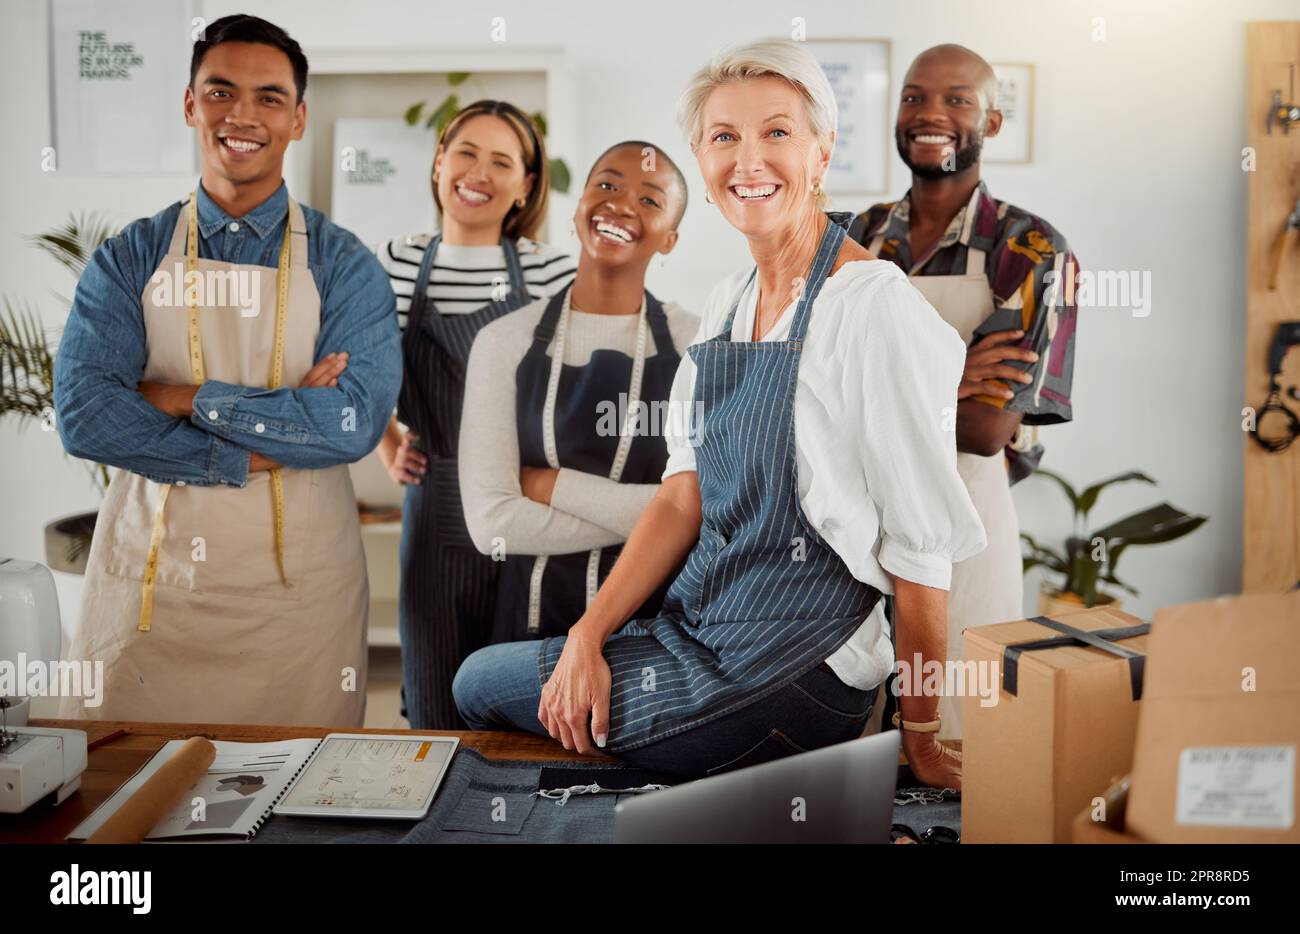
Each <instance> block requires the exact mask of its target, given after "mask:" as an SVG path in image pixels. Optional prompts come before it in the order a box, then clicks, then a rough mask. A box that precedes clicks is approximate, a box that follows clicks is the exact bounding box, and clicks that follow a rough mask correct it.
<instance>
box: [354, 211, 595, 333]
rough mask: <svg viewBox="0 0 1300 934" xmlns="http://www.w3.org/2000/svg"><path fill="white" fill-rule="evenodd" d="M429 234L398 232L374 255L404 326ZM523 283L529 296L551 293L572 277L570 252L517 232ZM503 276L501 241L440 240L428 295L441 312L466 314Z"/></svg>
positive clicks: (488, 298) (486, 298)
mask: <svg viewBox="0 0 1300 934" xmlns="http://www.w3.org/2000/svg"><path fill="white" fill-rule="evenodd" d="M428 243H429V235H428V234H423V235H419V236H410V237H398V238H396V239H395V240H390V241H389V242H387V243H385V244H382V245H381V246H380V247H379V248H378V250H376V255H377V256H378V257H379V262H380V264H381V265H382V266H383V267H384V271H385V272H387V273H388V280H389V282H390V283H392V286H393V292H394V294H395V295H396V296H397V321H398V324H400V325H401V327H402V329H403V330H405V329H406V315H407V312H408V311H409V310H410V307H411V292H412V290H414V288H415V277H416V274H417V273H418V272H419V271H420V259H421V257H422V256H423V255H424V248H425V247H426V246H427V245H428ZM516 248H517V249H518V250H519V264H520V265H521V266H522V267H523V272H524V282H525V283H526V284H527V286H528V293H529V294H530V295H531V296H532V297H533V298H544V297H546V296H550V295H554V294H555V293H556V292H558V291H559V290H560V289H562V288H564V286H565V285H566V284H567V283H568V282H569V281H570V280H571V279H572V278H573V275H574V273H575V272H576V270H577V265H576V264H575V263H574V261H573V258H572V257H570V256H569V254H567V253H564V252H561V251H560V250H557V249H555V248H554V247H551V246H547V245H546V244H544V243H538V242H537V241H535V240H528V239H526V238H524V237H520V238H519V241H518V243H517V245H516ZM505 279H506V261H505V257H504V256H502V255H501V247H500V246H457V245H453V244H448V243H443V244H441V245H440V246H439V247H438V255H437V256H435V257H434V264H433V271H432V272H431V273H430V275H429V290H428V295H429V298H431V299H432V300H433V302H434V304H435V305H436V306H437V307H438V310H439V311H440V312H442V313H443V314H468V313H470V312H473V311H477V310H478V309H479V308H482V307H483V306H484V305H486V304H487V303H488V302H490V301H491V300H492V289H493V287H494V286H495V285H497V284H499V283H501V282H504V281H505Z"/></svg>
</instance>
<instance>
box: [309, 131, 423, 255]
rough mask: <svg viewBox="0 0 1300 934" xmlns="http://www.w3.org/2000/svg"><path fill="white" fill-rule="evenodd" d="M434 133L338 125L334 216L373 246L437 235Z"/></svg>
mask: <svg viewBox="0 0 1300 934" xmlns="http://www.w3.org/2000/svg"><path fill="white" fill-rule="evenodd" d="M436 142H437V140H436V139H435V138H434V133H433V130H430V129H426V128H425V127H424V126H407V123H406V121H405V120H401V119H392V120H385V119H368V118H359V117H347V118H340V119H338V120H335V121H334V149H333V153H334V157H335V158H334V174H333V179H332V191H331V197H330V215H331V217H332V218H333V220H334V222H335V223H337V224H339V225H341V226H343V227H346V228H347V229H348V230H350V231H352V232H353V233H354V234H356V235H357V236H358V237H359V238H360V239H361V242H362V243H364V244H366V245H367V246H369V247H372V248H373V247H375V246H377V245H380V244H383V243H385V242H387V240H388V239H389V238H391V237H393V236H395V235H399V234H403V233H405V234H411V233H425V232H428V231H431V230H433V226H434V204H433V196H432V194H430V192H429V173H430V170H431V167H432V165H433V151H434V144H435V143H436Z"/></svg>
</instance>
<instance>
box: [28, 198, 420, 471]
mask: <svg viewBox="0 0 1300 934" xmlns="http://www.w3.org/2000/svg"><path fill="white" fill-rule="evenodd" d="M181 207H182V205H181V204H180V203H177V204H173V205H172V206H171V207H168V208H166V209H165V210H163V211H161V212H160V213H158V214H155V215H154V216H153V217H150V218H144V219H141V220H138V221H135V222H134V223H132V224H130V225H129V226H128V227H127V228H126V229H125V230H123V231H122V232H121V233H120V234H119V235H117V236H116V237H113V238H112V239H110V240H108V241H106V242H105V243H104V244H103V245H102V246H101V247H100V248H99V249H98V250H96V251H95V253H94V255H93V256H92V257H91V260H90V262H89V263H88V264H87V266H86V271H85V273H84V274H83V275H82V277H81V281H80V282H79V283H78V284H77V294H76V299H75V300H74V301H73V304H72V310H71V312H70V313H69V315H68V324H67V327H66V328H65V329H64V332H63V338H62V340H61V342H60V345H59V350H58V355H57V357H56V358H55V363H54V402H55V415H56V420H57V426H58V429H59V434H60V436H61V437H62V439H63V445H64V447H65V448H66V449H67V450H68V452H69V453H70V454H73V455H74V456H76V457H84V458H87V459H90V460H95V461H98V462H100V463H103V464H108V465H110V466H113V467H120V468H122V469H124V470H129V471H132V472H134V473H138V474H141V475H143V476H145V477H148V478H149V479H150V480H153V481H155V482H158V483H180V484H189V485H193V486H211V485H216V484H230V485H232V486H244V485H245V484H246V483H247V482H248V460H249V453H250V452H252V451H256V452H258V453H260V454H263V455H265V456H266V457H269V458H270V459H272V460H274V461H276V462H278V463H280V464H283V465H284V466H285V467H294V468H321V467H329V466H333V465H335V464H344V463H351V462H353V461H357V460H360V459H361V458H362V457H364V456H365V455H366V454H368V453H370V452H371V451H372V450H374V448H375V446H376V445H377V444H378V443H379V439H380V438H381V437H382V435H383V433H384V429H385V428H386V427H387V424H388V420H389V418H390V417H391V416H392V413H393V407H394V405H395V404H396V401H397V391H398V388H399V385H400V384H401V379H402V348H401V336H400V332H399V331H398V328H397V313H396V308H395V305H394V298H393V290H392V287H391V286H390V285H389V283H388V277H387V275H386V274H385V273H384V270H383V267H381V266H380V265H379V261H378V260H377V259H375V257H374V254H372V253H371V252H370V251H369V250H368V249H366V248H365V247H364V246H363V245H362V244H361V241H359V240H358V239H357V238H356V236H354V235H353V234H352V233H350V232H348V231H346V230H344V229H343V228H341V227H338V226H336V225H335V224H333V223H331V222H330V221H329V219H328V218H326V217H325V215H323V214H321V213H320V212H319V211H314V210H312V209H311V208H309V207H306V206H305V205H304V206H303V214H304V216H305V218H306V222H307V253H308V257H307V262H308V266H309V268H310V270H311V274H312V278H313V279H314V280H315V282H316V289H317V291H318V292H319V293H320V300H321V308H320V334H319V336H318V337H317V339H316V347H315V352H314V355H313V360H315V361H319V360H320V359H321V358H322V357H324V356H325V355H327V354H329V353H333V352H343V351H346V352H347V353H348V365H347V368H346V369H345V370H344V371H343V373H342V375H340V376H339V379H338V386H336V387H333V388H323V387H322V388H314V389H297V388H288V387H286V388H281V389H266V388H262V387H255V386H237V385H234V384H232V383H223V382H221V381H220V380H213V379H210V380H207V381H206V382H204V383H203V385H202V386H201V387H200V388H199V390H198V392H197V393H196V394H195V396H194V407H193V412H192V414H191V417H190V418H189V419H188V420H183V419H177V418H172V417H171V416H168V415H165V414H163V413H162V412H160V411H159V410H157V409H155V408H154V407H153V406H152V405H150V404H149V403H148V402H147V401H145V398H144V396H143V395H141V394H140V393H139V391H137V389H136V386H137V384H138V383H139V382H140V380H141V379H142V378H143V377H144V369H145V362H146V358H147V351H146V341H145V325H144V312H143V309H142V308H141V305H140V296H141V295H143V294H144V291H145V287H146V285H147V284H148V282H149V279H150V277H151V276H152V275H153V273H154V271H155V270H156V269H157V268H158V266H159V265H160V264H161V263H162V260H163V257H164V256H165V255H166V253H167V247H168V245H169V244H170V242H171V237H172V233H173V231H174V230H175V227H176V220H177V217H178V216H179V213H180V210H181ZM198 215H199V216H198V227H199V241H200V242H199V255H200V256H202V257H205V258H210V259H216V260H221V261H225V262H230V263H244V264H250V265H257V266H268V267H271V268H272V269H274V268H275V266H276V265H277V262H278V259H279V252H280V243H281V239H282V237H283V235H284V226H285V224H286V223H287V222H288V215H289V193H288V189H287V188H286V187H285V186H284V184H283V183H281V185H280V188H279V189H278V190H277V191H276V193H275V194H274V195H272V196H271V197H270V198H268V199H267V200H266V201H264V202H262V204H260V205H258V206H257V207H256V208H254V209H253V210H252V211H249V212H248V214H246V215H244V216H243V217H241V218H231V217H229V216H228V215H227V214H226V213H225V212H224V211H222V210H221V208H219V207H217V205H216V204H215V203H214V202H213V201H212V199H211V198H209V197H208V195H207V193H206V192H205V191H204V190H203V187H202V185H200V186H199V189H198ZM236 220H237V221H238V223H234V221H236ZM214 412H215V413H216V416H215V417H212V413H214Z"/></svg>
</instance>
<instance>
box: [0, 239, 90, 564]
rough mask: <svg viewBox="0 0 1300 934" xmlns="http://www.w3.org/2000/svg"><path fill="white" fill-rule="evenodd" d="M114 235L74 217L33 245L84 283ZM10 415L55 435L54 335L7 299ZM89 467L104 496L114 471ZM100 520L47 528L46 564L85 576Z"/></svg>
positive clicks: (3, 393)
mask: <svg viewBox="0 0 1300 934" xmlns="http://www.w3.org/2000/svg"><path fill="white" fill-rule="evenodd" d="M112 235H113V231H112V230H111V229H110V228H109V226H108V225H107V224H105V223H104V222H103V221H102V220H99V219H97V218H96V217H94V216H89V217H75V216H74V217H69V218H68V220H67V222H66V223H64V224H63V226H61V227H58V228H55V229H54V230H50V231H47V232H45V233H42V234H38V235H37V236H35V237H31V238H30V242H31V244H32V245H33V246H35V247H36V248H37V249H39V250H42V251H43V252H45V253H47V254H49V255H50V256H52V257H53V258H54V259H55V260H56V261H58V263H59V264H60V265H61V266H63V267H64V268H65V269H67V270H68V271H69V272H71V273H72V274H73V276H75V277H77V278H80V277H81V273H82V272H83V271H84V270H85V268H86V262H87V261H88V260H89V259H90V256H91V254H92V253H94V251H95V249H96V248H97V247H98V246H99V245H100V244H101V243H103V242H104V241H105V240H106V239H108V238H109V237H111V236H112ZM64 301H67V300H66V299H64ZM68 304H71V302H68ZM7 416H14V417H16V418H18V420H19V430H20V431H22V430H25V429H26V428H28V427H29V426H30V424H31V422H33V421H35V422H39V423H40V426H41V430H42V431H46V432H52V431H54V430H55V423H54V350H53V348H52V347H51V345H50V341H49V336H48V334H47V333H46V330H45V328H44V327H43V326H42V324H41V320H40V316H39V315H37V314H36V312H34V311H33V310H32V309H31V308H29V307H27V306H25V305H17V304H15V303H14V302H11V301H10V300H9V299H8V298H5V299H4V311H3V313H2V314H0V419H4V418H5V417H7ZM86 466H87V468H88V469H89V471H90V474H91V477H92V482H94V483H95V484H96V485H97V487H98V488H99V490H100V492H101V493H102V492H103V490H104V489H105V488H107V486H108V468H106V467H105V466H104V465H103V464H91V463H89V462H86ZM95 516H96V513H94V512H87V513H79V514H76V515H72V516H65V517H63V518H61V519H55V520H54V521H53V522H50V523H49V524H48V525H46V526H45V563H46V564H48V565H49V566H50V567H51V568H52V569H54V570H58V571H67V572H69V573H72V574H81V573H84V572H85V569H86V559H87V558H88V557H89V554H90V539H91V535H92V534H93V532H94V530H95Z"/></svg>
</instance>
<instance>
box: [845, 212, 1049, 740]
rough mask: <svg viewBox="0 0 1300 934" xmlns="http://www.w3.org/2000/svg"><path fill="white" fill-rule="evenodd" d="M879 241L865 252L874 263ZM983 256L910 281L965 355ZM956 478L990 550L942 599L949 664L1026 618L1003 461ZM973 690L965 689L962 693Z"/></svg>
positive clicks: (952, 703) (988, 461)
mask: <svg viewBox="0 0 1300 934" xmlns="http://www.w3.org/2000/svg"><path fill="white" fill-rule="evenodd" d="M881 239H882V238H881V237H879V236H877V237H876V238H875V239H874V240H873V241H872V243H871V246H870V248H869V249H870V250H871V252H872V253H873V254H876V255H879V250H880V244H881ZM984 256H985V254H984V251H983V250H977V249H975V248H974V247H971V248H969V249H967V251H966V274H965V275H964V276H922V275H911V276H909V277H908V279H909V280H910V281H911V283H912V285H914V286H916V288H917V289H918V290H919V291H920V292H921V294H922V295H924V296H925V300H926V301H928V302H929V303H930V304H931V305H933V306H934V309H935V311H937V312H939V316H940V317H942V318H943V320H944V321H947V322H948V323H949V324H950V325H952V327H953V328H955V329H956V331H957V333H958V334H960V335H961V339H962V340H963V341H965V343H966V345H967V346H968V347H969V346H970V342H971V335H972V334H973V333H974V331H975V328H977V327H979V325H980V324H982V323H983V322H984V321H985V320H986V319H987V318H988V316H989V315H991V314H993V291H992V290H991V289H990V288H989V283H988V278H987V277H986V276H985V274H984ZM957 472H958V473H959V474H961V478H962V480H963V481H964V482H965V483H966V489H967V490H968V491H969V492H970V498H971V502H973V503H974V504H975V511H976V512H978V513H979V517H980V520H981V521H982V522H983V523H984V534H985V536H986V538H987V540H988V545H987V546H986V547H985V548H984V550H983V551H981V552H980V553H979V554H977V555H975V556H973V557H971V558H968V559H967V560H965V561H959V562H957V563H956V564H954V565H953V566H952V585H951V589H950V590H949V591H948V657H949V658H950V659H960V658H961V633H962V630H963V629H968V628H970V627H971V626H984V625H987V624H989V623H1001V622H1006V621H1007V620H1013V619H1020V618H1021V617H1022V616H1023V615H1024V584H1023V570H1022V569H1023V566H1024V565H1023V562H1022V559H1021V552H1020V520H1019V518H1018V517H1017V516H1016V507H1015V503H1013V502H1012V500H1011V484H1010V482H1009V481H1008V479H1007V468H1006V455H1005V454H1003V453H1002V452H1001V451H999V452H998V453H997V454H994V455H992V456H990V457H982V456H981V455H979V454H968V453H966V452H964V451H958V452H957ZM977 687H978V682H977V683H976V684H975V685H968V687H967V692H968V693H969V692H970V691H972V690H974V689H975V688H977ZM961 704H962V699H961V698H960V697H946V696H945V697H943V698H941V699H940V701H939V716H940V718H941V719H942V721H943V722H942V725H941V727H940V730H939V738H940V739H956V738H959V737H960V736H961Z"/></svg>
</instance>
